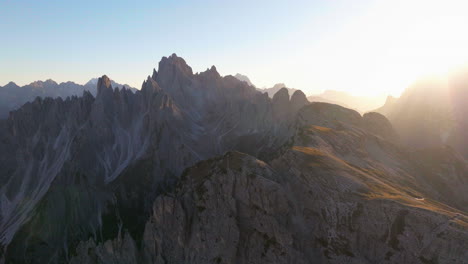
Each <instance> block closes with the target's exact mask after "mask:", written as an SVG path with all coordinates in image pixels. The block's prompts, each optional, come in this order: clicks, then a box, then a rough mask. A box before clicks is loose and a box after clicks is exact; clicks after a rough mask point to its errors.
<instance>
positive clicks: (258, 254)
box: [0, 55, 468, 263]
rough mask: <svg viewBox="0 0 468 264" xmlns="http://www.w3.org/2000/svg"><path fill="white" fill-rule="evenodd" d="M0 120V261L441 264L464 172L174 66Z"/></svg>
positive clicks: (455, 221) (458, 241)
mask: <svg viewBox="0 0 468 264" xmlns="http://www.w3.org/2000/svg"><path fill="white" fill-rule="evenodd" d="M96 91H97V94H96V97H94V96H93V95H92V94H90V93H87V92H85V93H84V94H83V96H82V97H71V98H69V99H66V100H62V99H50V98H46V99H36V100H35V101H34V102H32V103H27V104H25V105H24V106H23V107H21V108H20V109H19V110H17V111H14V112H12V113H11V114H10V116H9V118H8V119H7V120H0V164H1V166H0V182H1V185H0V186H2V187H1V188H0V199H1V200H0V201H1V202H0V213H1V214H0V243H1V249H0V253H1V256H2V258H1V261H4V262H5V263H317V262H318V263H343V262H345V263H346V262H348V263H386V262H387V263H430V262H433V263H452V262H455V263H456V262H462V261H463V260H464V259H466V258H467V257H468V256H467V252H466V250H465V249H466V245H467V243H468V235H467V234H468V233H467V232H468V230H467V227H468V220H467V216H466V212H467V211H468V207H467V205H468V196H467V195H466V192H465V190H466V189H467V188H468V178H467V177H468V168H467V164H466V161H464V160H463V159H462V158H460V157H459V155H458V154H457V153H456V152H454V151H452V150H451V149H447V148H432V149H423V150H418V151H413V150H410V149H407V148H406V147H404V146H401V144H400V142H399V138H398V135H397V134H396V133H395V131H394V130H393V127H392V125H391V124H390V123H389V121H388V120H387V119H386V118H385V117H383V116H382V115H380V114H376V113H371V114H367V115H364V116H361V115H360V114H359V113H358V112H356V111H354V110H350V109H347V108H344V107H340V106H337V105H331V104H327V103H311V104H309V103H308V102H307V101H306V100H304V99H305V96H304V94H303V93H301V92H295V93H294V94H293V95H292V97H291V99H290V95H289V94H288V91H287V90H286V89H283V90H280V91H279V92H278V93H277V94H276V95H275V96H274V97H273V98H272V99H270V98H269V97H268V95H266V94H262V93H260V92H258V91H256V90H255V88H254V87H252V86H249V85H248V84H247V83H245V82H242V81H239V80H237V79H236V78H234V77H232V76H226V77H222V76H220V75H219V74H218V72H217V71H216V68H215V67H212V68H211V69H208V70H207V71H206V72H202V73H199V74H194V73H193V71H192V69H191V68H190V67H189V66H188V65H187V64H186V62H185V61H184V60H183V59H182V58H180V57H177V56H176V55H172V56H170V57H167V58H166V57H164V58H163V59H162V60H161V62H160V64H159V68H158V71H156V70H154V71H153V74H152V76H151V77H148V79H147V80H146V81H145V82H144V83H143V85H142V89H141V90H140V91H137V92H135V93H133V92H131V91H129V90H127V89H115V88H114V87H113V86H112V82H111V81H110V79H109V78H108V77H107V76H103V77H102V78H100V79H99V80H98V82H97V89H96Z"/></svg>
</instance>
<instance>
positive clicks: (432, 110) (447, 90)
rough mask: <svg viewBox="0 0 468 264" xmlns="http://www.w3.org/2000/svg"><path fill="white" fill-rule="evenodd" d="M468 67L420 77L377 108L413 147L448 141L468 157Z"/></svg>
mask: <svg viewBox="0 0 468 264" xmlns="http://www.w3.org/2000/svg"><path fill="white" fill-rule="evenodd" d="M467 102H468V71H459V72H456V73H453V74H450V75H449V76H447V79H437V78H425V79H422V80H419V81H418V82H416V83H415V84H413V85H412V86H410V87H409V88H408V89H406V90H405V92H404V93H403V94H402V95H401V97H400V98H398V99H395V98H392V97H389V98H387V101H386V103H385V104H384V105H383V106H382V107H380V108H378V109H376V110H375V111H376V112H379V113H381V114H383V115H385V116H386V117H387V118H388V119H389V120H390V121H391V122H392V124H393V126H394V127H395V129H396V130H397V132H398V133H399V134H400V135H401V138H402V140H403V141H404V142H405V143H406V144H407V145H409V146H412V147H415V148H427V147H434V146H440V145H449V146H451V147H453V148H454V149H456V150H458V151H459V152H460V153H462V154H463V155H464V156H465V157H467V158H468V137H467V131H468V118H467V117H468V103H467Z"/></svg>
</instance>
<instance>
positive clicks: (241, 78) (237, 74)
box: [234, 73, 255, 87]
mask: <svg viewBox="0 0 468 264" xmlns="http://www.w3.org/2000/svg"><path fill="white" fill-rule="evenodd" d="M234 77H235V78H236V79H238V80H240V81H243V82H246V83H247V84H248V85H250V86H253V87H255V85H253V84H252V82H251V81H250V79H249V77H247V76H246V75H243V74H240V73H236V75H234Z"/></svg>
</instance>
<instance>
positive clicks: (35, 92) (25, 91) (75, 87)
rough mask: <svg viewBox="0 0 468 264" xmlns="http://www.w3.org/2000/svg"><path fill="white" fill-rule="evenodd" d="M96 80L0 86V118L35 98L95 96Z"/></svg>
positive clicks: (51, 81)
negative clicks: (86, 92)
mask: <svg viewBox="0 0 468 264" xmlns="http://www.w3.org/2000/svg"><path fill="white" fill-rule="evenodd" d="M97 81H98V79H97V78H94V79H91V80H89V81H88V82H87V83H86V84H84V85H80V84H76V83H74V82H63V83H60V84H58V83H56V82H55V81H53V80H50V79H49V80H46V81H36V82H32V83H30V84H28V85H25V86H21V87H20V86H18V85H16V84H15V83H14V82H10V83H8V84H7V85H5V86H3V87H1V86H0V118H5V117H7V116H8V113H9V111H11V110H14V109H17V108H19V107H20V106H22V105H23V104H25V103H26V102H30V101H33V100H34V99H35V98H36V97H38V96H39V97H51V98H57V97H61V98H62V99H65V98H67V97H71V96H80V95H82V94H83V91H89V92H91V94H93V95H96V85H97ZM111 82H112V86H113V87H119V88H122V87H126V88H127V89H130V90H133V91H135V90H136V89H135V88H132V87H130V86H129V85H122V84H118V83H115V82H114V81H111Z"/></svg>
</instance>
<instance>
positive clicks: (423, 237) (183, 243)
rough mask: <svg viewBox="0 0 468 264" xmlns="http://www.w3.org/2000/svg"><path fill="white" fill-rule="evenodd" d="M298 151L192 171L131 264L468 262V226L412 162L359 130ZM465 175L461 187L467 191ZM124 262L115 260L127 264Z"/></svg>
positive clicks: (321, 131) (157, 212)
mask: <svg viewBox="0 0 468 264" xmlns="http://www.w3.org/2000/svg"><path fill="white" fill-rule="evenodd" d="M322 107H326V106H322ZM347 124H350V123H349V122H347ZM356 129H357V130H356ZM294 142H295V143H294V146H293V147H291V148H290V149H289V150H288V151H287V152H285V153H284V154H283V155H282V156H281V157H279V158H277V159H275V160H272V161H271V162H269V163H265V162H263V161H261V160H258V159H256V158H254V157H252V156H249V155H246V154H243V153H239V152H229V153H227V154H225V155H223V156H222V157H219V158H215V159H211V160H207V161H203V162H200V163H197V164H196V165H195V166H193V167H191V168H190V169H188V170H187V171H186V172H185V173H184V174H183V176H182V178H181V182H180V183H179V184H178V187H177V188H176V189H175V191H174V192H172V193H170V194H167V195H162V196H160V197H158V198H157V199H156V200H155V202H154V204H153V208H152V215H151V216H150V218H149V220H148V222H147V223H146V226H145V231H144V234H143V237H142V247H141V249H140V250H139V251H138V253H137V254H138V256H139V257H137V258H138V259H139V261H138V262H131V261H130V262H125V263H421V264H423V263H428V262H434V263H458V262H460V263H462V262H463V260H464V259H466V258H467V257H468V255H467V252H466V250H465V248H466V247H465V246H466V244H467V243H468V236H467V232H468V229H467V228H468V226H467V223H468V222H467V221H468V218H467V216H466V215H463V213H461V211H459V210H457V209H454V208H452V207H450V206H447V205H444V204H442V203H438V202H436V201H435V200H432V199H431V198H432V197H434V196H433V195H434V194H435V193H433V191H432V190H431V188H428V187H427V185H425V184H423V186H421V185H418V183H422V181H421V182H419V180H416V179H417V178H418V177H421V176H423V174H424V173H425V172H423V171H421V170H414V169H415V168H416V167H418V166H419V165H417V164H418V163H417V162H415V161H414V159H411V158H409V157H410V153H405V152H404V151H402V152H400V151H401V150H399V149H398V148H395V146H393V145H392V143H390V142H389V141H386V140H385V139H382V138H381V137H375V136H374V135H373V134H372V133H371V132H370V131H366V130H360V129H359V128H354V127H352V126H349V127H348V128H347V129H344V130H340V131H337V130H334V129H332V128H327V127H320V126H316V125H314V124H309V125H308V126H306V127H304V128H303V129H301V130H300V131H299V133H298V134H297V136H296V137H295V140H294ZM377 153H379V154H377ZM397 154H398V155H397ZM408 158H409V159H408ZM457 162H460V161H457ZM396 164H398V166H401V167H400V168H401V170H400V171H398V172H396V171H393V170H394V168H395V167H392V165H396ZM447 165H449V164H445V165H444V166H443V167H445V166H447ZM454 165H455V166H458V165H456V164H455V163H453V162H450V165H449V166H454ZM466 169H467V168H466V167H465V168H464V169H463V171H464V172H465V175H463V172H462V174H459V175H458V176H461V178H458V179H457V180H453V181H452V180H451V181H450V184H452V185H458V184H463V185H464V186H465V187H466V186H467V185H466ZM460 172H461V171H460ZM401 174H405V175H407V176H404V177H402V176H401ZM410 175H411V176H410ZM452 175H453V174H452ZM413 177H415V178H413ZM402 180H403V181H402ZM413 180H414V182H412V181H413ZM405 181H406V182H405ZM403 186H405V188H403ZM447 202H448V204H450V205H451V203H452V202H453V200H452V201H450V200H448V201H447ZM214 219H215V220H214ZM117 241H118V240H117ZM90 243H91V244H90ZM115 243H116V240H114V241H108V242H106V243H104V244H103V245H100V246H98V247H94V246H92V245H93V242H88V243H84V244H83V245H82V246H80V247H81V248H82V247H86V248H87V249H88V250H87V251H86V250H82V251H81V252H82V253H80V254H78V256H77V257H76V258H75V259H80V260H84V259H86V260H88V261H86V262H81V263H112V262H109V261H108V259H109V258H104V257H100V256H101V255H103V254H98V253H99V252H101V251H102V248H103V246H104V245H106V244H107V245H114V244H115ZM85 245H91V246H85ZM108 251H109V252H111V250H108ZM121 252H122V251H121V250H117V252H116V253H114V254H113V255H112V256H114V257H115V258H114V259H113V261H117V263H123V262H121V260H122V257H121V255H120V254H121ZM130 252H132V254H133V253H134V252H135V251H134V250H131V251H130ZM89 256H98V257H96V258H90V257H89Z"/></svg>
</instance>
